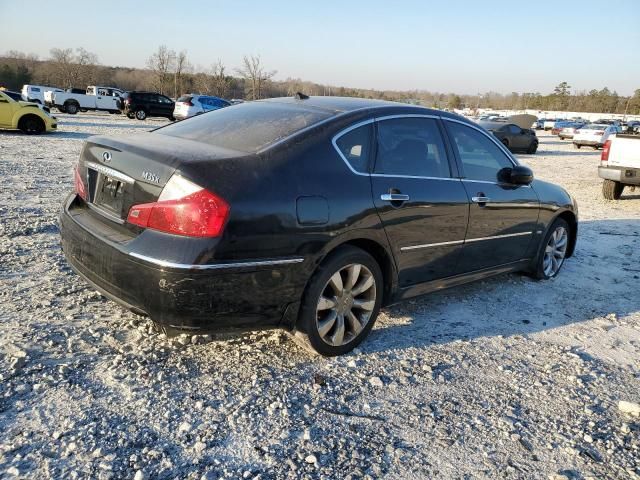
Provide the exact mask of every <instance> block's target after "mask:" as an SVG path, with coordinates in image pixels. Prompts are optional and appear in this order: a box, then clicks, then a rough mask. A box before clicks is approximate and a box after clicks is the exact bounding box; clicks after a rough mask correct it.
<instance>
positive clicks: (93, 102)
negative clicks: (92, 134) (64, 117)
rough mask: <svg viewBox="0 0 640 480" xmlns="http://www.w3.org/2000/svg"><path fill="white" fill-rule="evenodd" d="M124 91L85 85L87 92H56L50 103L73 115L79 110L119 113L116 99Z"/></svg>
mask: <svg viewBox="0 0 640 480" xmlns="http://www.w3.org/2000/svg"><path fill="white" fill-rule="evenodd" d="M123 93H124V92H123V91H122V90H120V89H118V88H112V87H97V86H89V87H87V92H86V93H85V94H82V93H70V92H56V93H54V94H53V97H52V99H51V103H52V104H53V105H55V107H56V108H57V109H58V110H60V111H61V112H66V113H70V114H71V115H75V114H76V113H78V112H79V111H80V110H104V111H107V112H109V113H120V109H119V108H118V100H119V99H120V97H121V96H122V94H123Z"/></svg>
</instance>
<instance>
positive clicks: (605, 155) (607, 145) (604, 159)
mask: <svg viewBox="0 0 640 480" xmlns="http://www.w3.org/2000/svg"><path fill="white" fill-rule="evenodd" d="M610 149H611V140H607V141H606V142H604V147H602V155H600V165H602V166H603V167H606V166H607V165H608V164H609V150H610Z"/></svg>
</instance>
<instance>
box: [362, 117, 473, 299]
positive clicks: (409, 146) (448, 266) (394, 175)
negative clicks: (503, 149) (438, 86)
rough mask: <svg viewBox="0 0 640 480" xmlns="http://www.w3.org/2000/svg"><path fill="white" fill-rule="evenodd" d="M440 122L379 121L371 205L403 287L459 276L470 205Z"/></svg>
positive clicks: (412, 119) (421, 119)
mask: <svg viewBox="0 0 640 480" xmlns="http://www.w3.org/2000/svg"><path fill="white" fill-rule="evenodd" d="M439 123H440V121H439V119H438V118H437V117H432V116H421V115H409V116H393V117H387V118H379V119H377V121H376V131H377V136H376V138H377V153H376V159H375V165H374V169H373V173H372V174H371V184H372V192H373V201H374V204H375V206H376V209H377V211H378V214H379V216H380V219H381V220H382V223H383V225H384V229H385V232H386V234H387V237H388V239H389V243H390V245H391V247H392V250H393V255H394V257H395V259H396V264H397V266H398V280H399V286H400V287H401V288H402V287H407V286H409V285H413V284H417V283H422V282H426V281H429V280H434V279H437V278H442V277H447V276H451V275H454V274H455V273H457V268H458V257H459V255H460V252H461V248H462V244H463V242H464V236H465V231H466V229H467V222H468V215H469V204H468V198H467V194H466V192H465V189H464V187H463V186H462V182H461V181H460V179H457V178H454V177H455V175H454V170H453V169H455V166H452V165H451V164H450V161H449V156H448V154H447V148H446V144H445V142H444V139H443V136H442V130H441V126H440V125H439ZM452 168H453V169H452Z"/></svg>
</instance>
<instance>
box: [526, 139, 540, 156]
mask: <svg viewBox="0 0 640 480" xmlns="http://www.w3.org/2000/svg"><path fill="white" fill-rule="evenodd" d="M537 151H538V142H531V145H529V148H528V149H527V153H529V154H534V153H536V152H537Z"/></svg>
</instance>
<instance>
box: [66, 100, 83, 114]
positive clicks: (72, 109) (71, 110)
mask: <svg viewBox="0 0 640 480" xmlns="http://www.w3.org/2000/svg"><path fill="white" fill-rule="evenodd" d="M64 109H65V110H66V112H67V113H68V114H70V115H75V114H76V113H78V110H80V106H79V105H78V104H77V103H73V102H72V103H66V104H65V105H64Z"/></svg>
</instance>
